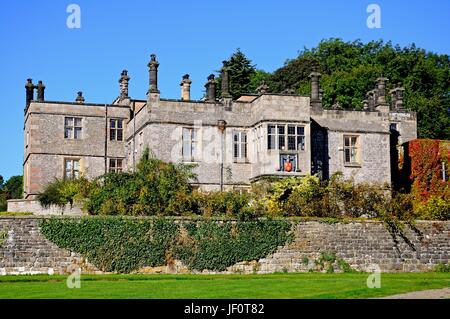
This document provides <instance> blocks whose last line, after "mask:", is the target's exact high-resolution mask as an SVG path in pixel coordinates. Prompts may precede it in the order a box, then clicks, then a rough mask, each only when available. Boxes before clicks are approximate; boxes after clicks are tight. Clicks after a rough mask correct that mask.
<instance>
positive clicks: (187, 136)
mask: <svg viewBox="0 0 450 319" xmlns="http://www.w3.org/2000/svg"><path fill="white" fill-rule="evenodd" d="M190 140H191V131H190V130H189V129H188V128H183V141H190Z"/></svg>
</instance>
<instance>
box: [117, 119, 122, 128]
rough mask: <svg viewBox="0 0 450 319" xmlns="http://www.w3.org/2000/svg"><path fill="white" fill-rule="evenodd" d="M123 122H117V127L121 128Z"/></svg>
mask: <svg viewBox="0 0 450 319" xmlns="http://www.w3.org/2000/svg"><path fill="white" fill-rule="evenodd" d="M122 125H123V120H117V127H118V128H122Z"/></svg>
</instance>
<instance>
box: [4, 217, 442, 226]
mask: <svg viewBox="0 0 450 319" xmlns="http://www.w3.org/2000/svg"><path fill="white" fill-rule="evenodd" d="M86 217H87V218H102V217H107V216H91V215H84V216H67V215H66V216H64V215H23V216H20V215H19V216H8V215H0V220H2V219H50V218H60V219H64V218H67V219H81V218H86ZM116 217H124V218H130V219H155V218H158V217H157V216H116ZM164 218H165V219H168V220H176V221H209V220H210V221H238V220H237V219H236V218H220V217H216V218H210V217H208V218H202V217H189V216H183V217H179V216H172V217H164ZM273 220H284V221H289V222H294V223H312V222H316V223H323V224H330V225H331V224H350V223H353V224H355V223H360V224H364V223H372V224H380V223H383V222H382V221H380V220H371V219H345V220H341V221H336V222H335V223H329V222H328V221H327V220H326V219H324V220H320V219H311V220H301V219H295V218H279V219H273ZM415 222H416V223H420V224H433V223H441V224H450V220H416V221H415Z"/></svg>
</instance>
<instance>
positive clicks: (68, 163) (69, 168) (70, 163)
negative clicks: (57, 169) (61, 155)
mask: <svg viewBox="0 0 450 319" xmlns="http://www.w3.org/2000/svg"><path fill="white" fill-rule="evenodd" d="M67 170H68V171H70V170H72V161H66V171H67Z"/></svg>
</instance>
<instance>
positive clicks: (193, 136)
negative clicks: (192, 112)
mask: <svg viewBox="0 0 450 319" xmlns="http://www.w3.org/2000/svg"><path fill="white" fill-rule="evenodd" d="M191 132H192V141H196V140H197V130H196V129H192V131H191Z"/></svg>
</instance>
